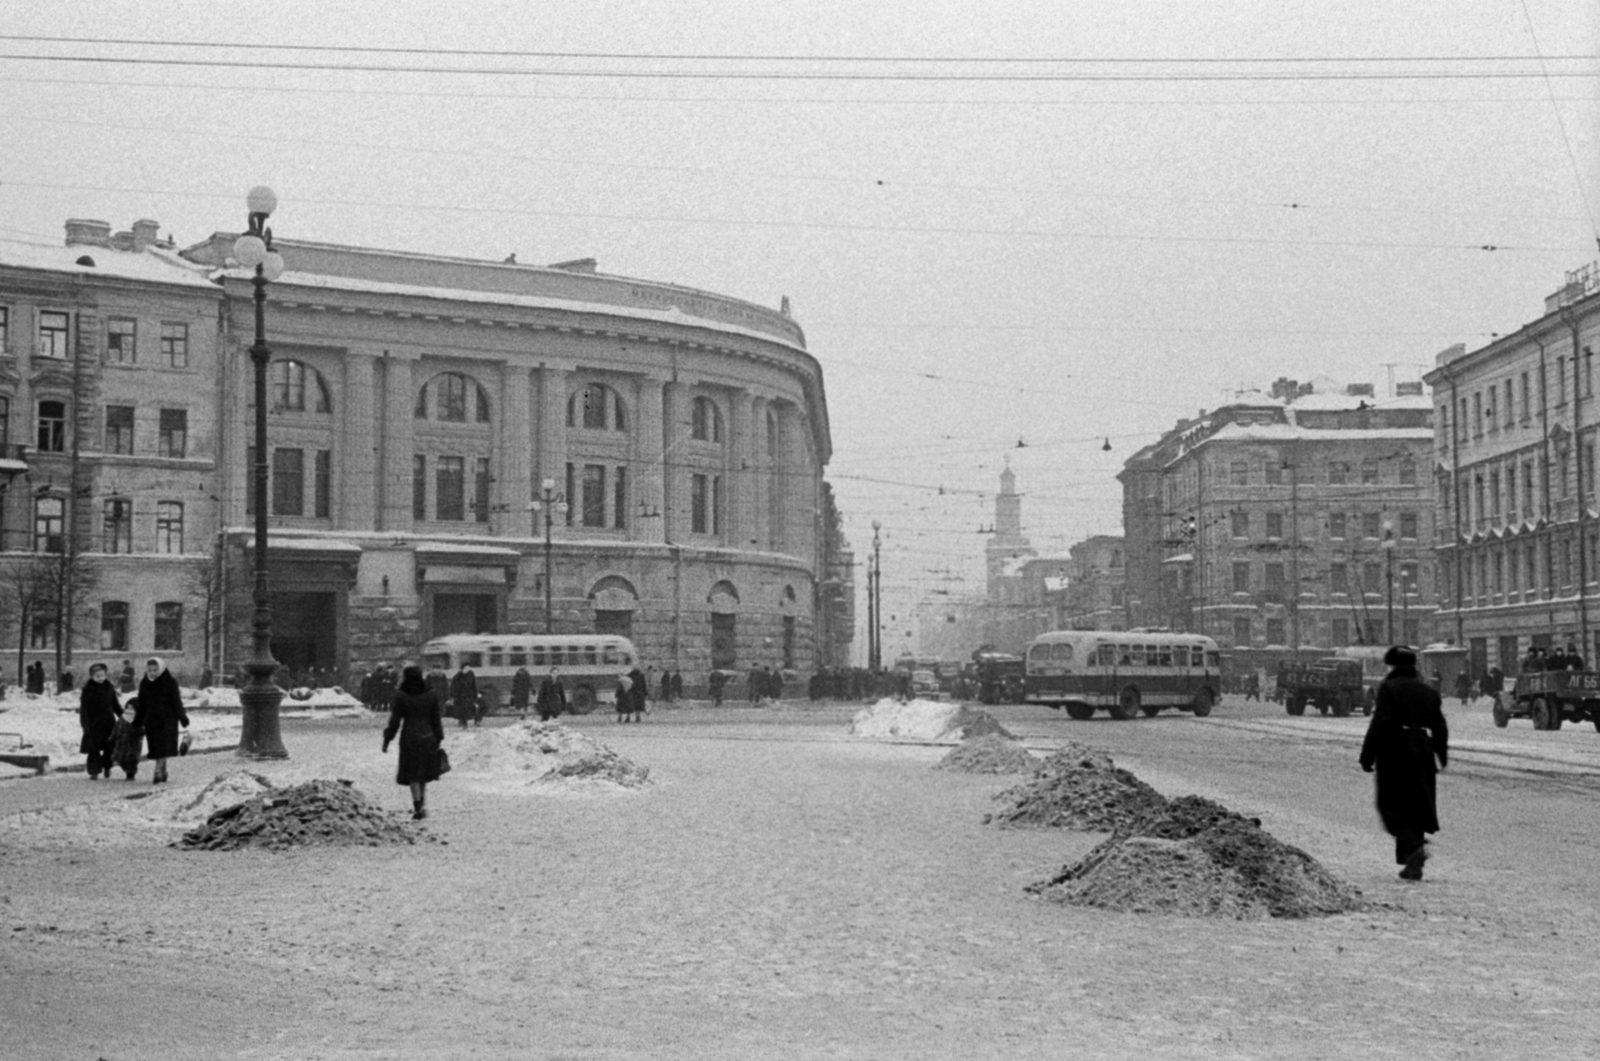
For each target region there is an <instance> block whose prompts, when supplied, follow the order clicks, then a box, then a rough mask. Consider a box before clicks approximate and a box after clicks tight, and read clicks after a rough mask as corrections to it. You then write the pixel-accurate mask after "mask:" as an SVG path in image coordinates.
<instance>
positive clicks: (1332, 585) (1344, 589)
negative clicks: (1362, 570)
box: [1328, 561, 1350, 593]
mask: <svg viewBox="0 0 1600 1061" xmlns="http://www.w3.org/2000/svg"><path fill="white" fill-rule="evenodd" d="M1349 572H1350V569H1349V566H1348V565H1347V564H1345V563H1344V562H1343V561H1335V562H1334V563H1331V564H1329V565H1328V589H1329V590H1330V591H1332V592H1334V593H1349V592H1350V573H1349Z"/></svg>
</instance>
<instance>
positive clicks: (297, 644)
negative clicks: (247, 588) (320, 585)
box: [272, 593, 339, 676]
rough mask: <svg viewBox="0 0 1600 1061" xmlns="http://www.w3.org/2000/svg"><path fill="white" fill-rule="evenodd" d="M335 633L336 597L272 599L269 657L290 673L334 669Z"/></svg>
mask: <svg viewBox="0 0 1600 1061" xmlns="http://www.w3.org/2000/svg"><path fill="white" fill-rule="evenodd" d="M338 629H339V628H338V595H337V594H335V593H274V594H273V595H272V655H273V658H274V659H276V660H277V661H278V662H279V663H281V664H283V665H284V666H285V667H288V668H289V671H290V673H292V674H294V675H296V676H301V675H303V674H305V673H306V672H307V671H311V670H325V669H328V668H332V667H337V666H338V663H339V659H338V654H339V642H338Z"/></svg>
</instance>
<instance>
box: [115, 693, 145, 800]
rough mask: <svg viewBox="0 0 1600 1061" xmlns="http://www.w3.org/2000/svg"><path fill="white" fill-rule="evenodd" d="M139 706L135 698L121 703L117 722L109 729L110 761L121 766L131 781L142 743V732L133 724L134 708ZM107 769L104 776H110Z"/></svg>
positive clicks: (136, 767)
mask: <svg viewBox="0 0 1600 1061" xmlns="http://www.w3.org/2000/svg"><path fill="white" fill-rule="evenodd" d="M138 706H139V704H138V701H137V700H133V699H129V700H128V702H127V703H125V704H123V705H122V714H121V715H120V716H119V717H118V718H117V724H116V725H115V726H113V727H112V729H111V761H112V762H113V763H115V764H116V765H118V766H120V767H122V772H123V773H124V774H126V775H128V780H129V781H132V780H133V778H134V775H135V774H137V773H138V772H139V749H140V748H141V747H142V746H143V744H144V732H143V730H142V728H141V727H139V726H135V725H134V724H133V716H134V710H135V709H136V708H137V707H138ZM110 776H111V773H110V770H109V769H108V770H107V771H106V777H108V778H109V777H110Z"/></svg>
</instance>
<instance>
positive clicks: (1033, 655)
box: [1028, 645, 1050, 663]
mask: <svg viewBox="0 0 1600 1061" xmlns="http://www.w3.org/2000/svg"><path fill="white" fill-rule="evenodd" d="M1028 658H1029V659H1031V660H1033V661H1034V662H1035V663H1043V662H1045V661H1046V660H1048V659H1049V658H1050V646H1049V645H1034V646H1033V647H1032V648H1030V649H1028Z"/></svg>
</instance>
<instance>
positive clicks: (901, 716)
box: [850, 698, 1011, 741]
mask: <svg viewBox="0 0 1600 1061" xmlns="http://www.w3.org/2000/svg"><path fill="white" fill-rule="evenodd" d="M850 732H851V733H852V734H853V735H855V736H857V737H899V738H901V739H903V740H924V741H959V740H965V739H966V738H968V737H980V736H982V735H983V734H985V733H997V734H999V735H1000V736H1002V737H1010V736H1011V734H1010V733H1009V732H1007V731H1006V728H1005V727H1004V726H1002V725H1001V724H1000V723H999V722H998V721H996V720H995V717H994V716H993V715H991V714H989V713H988V712H987V711H980V710H977V709H974V708H970V707H967V706H966V705H965V704H955V703H945V702H942V701H938V700H907V701H906V702H905V703H901V702H900V701H898V700H893V699H889V698H885V699H882V700H879V701H878V702H877V703H875V704H873V705H872V706H871V707H866V708H862V709H861V710H860V711H858V712H856V717H855V718H853V719H851V720H850Z"/></svg>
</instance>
